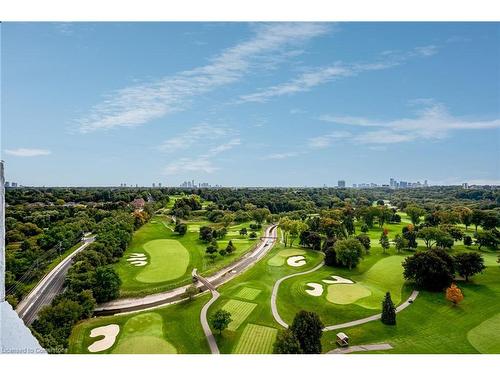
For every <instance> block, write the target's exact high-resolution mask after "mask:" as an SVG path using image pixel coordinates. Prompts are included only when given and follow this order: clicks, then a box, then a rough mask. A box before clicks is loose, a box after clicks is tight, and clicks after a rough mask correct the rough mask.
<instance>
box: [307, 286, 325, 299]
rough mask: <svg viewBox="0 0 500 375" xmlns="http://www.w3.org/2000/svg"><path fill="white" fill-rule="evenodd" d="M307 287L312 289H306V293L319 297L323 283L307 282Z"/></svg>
mask: <svg viewBox="0 0 500 375" xmlns="http://www.w3.org/2000/svg"><path fill="white" fill-rule="evenodd" d="M306 285H307V286H308V287H310V288H312V289H307V290H306V293H307V294H310V295H311V296H314V297H319V296H321V295H322V294H323V285H321V284H318V283H307V284H306Z"/></svg>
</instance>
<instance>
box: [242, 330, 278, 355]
mask: <svg viewBox="0 0 500 375" xmlns="http://www.w3.org/2000/svg"><path fill="white" fill-rule="evenodd" d="M277 333H278V330H277V329H276V328H271V327H265V326H259V325H256V324H247V325H246V326H245V329H244V330H243V333H242V334H241V337H240V339H239V341H238V344H237V345H236V348H235V349H234V352H233V353H235V354H269V353H272V351H273V344H274V341H275V340H276V335H277Z"/></svg>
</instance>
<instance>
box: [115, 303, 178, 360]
mask: <svg viewBox="0 0 500 375" xmlns="http://www.w3.org/2000/svg"><path fill="white" fill-rule="evenodd" d="M121 330H123V332H122V334H121V336H120V339H119V340H118V343H117V344H116V347H115V348H114V349H113V353H114V354H148V353H149V354H176V353H177V349H176V348H175V347H174V346H173V345H172V344H171V343H169V342H168V341H167V340H165V339H164V337H163V318H162V316H161V315H160V314H158V313H155V312H146V313H142V314H138V315H136V316H134V317H132V318H130V319H128V320H127V321H126V323H125V324H124V325H123V327H122V328H121Z"/></svg>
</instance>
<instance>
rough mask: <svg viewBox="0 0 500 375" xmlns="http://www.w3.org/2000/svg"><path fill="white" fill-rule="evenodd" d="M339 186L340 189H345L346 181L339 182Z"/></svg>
mask: <svg viewBox="0 0 500 375" xmlns="http://www.w3.org/2000/svg"><path fill="white" fill-rule="evenodd" d="M337 186H338V187H339V188H345V181H344V180H339V181H338V183H337Z"/></svg>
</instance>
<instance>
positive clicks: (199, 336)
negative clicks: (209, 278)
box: [69, 293, 210, 354]
mask: <svg viewBox="0 0 500 375" xmlns="http://www.w3.org/2000/svg"><path fill="white" fill-rule="evenodd" d="M209 299H210V296H209V295H208V294H206V293H205V294H203V295H201V296H199V297H197V298H195V299H194V300H193V301H191V302H189V301H186V302H180V303H177V304H174V305H169V306H166V307H162V308H158V309H154V310H151V311H147V312H138V313H131V314H125V315H116V316H107V317H98V318H91V319H87V320H84V321H82V322H80V323H79V324H78V325H76V326H75V327H74V328H73V331H72V334H71V337H70V339H69V353H74V354H80V353H89V351H88V349H87V348H88V346H89V345H90V344H92V343H93V342H95V341H97V340H99V339H100V337H97V338H96V337H94V338H92V337H90V331H91V330H92V329H93V328H96V327H101V326H104V325H107V324H118V325H119V326H120V333H119V334H118V336H117V339H116V341H115V343H114V345H113V346H112V347H110V348H109V349H107V350H105V351H102V352H100V353H181V354H182V353H210V349H209V348H208V344H207V341H206V339H205V335H204V334H203V329H202V327H201V324H200V311H201V308H202V307H203V305H204V304H206V303H207V301H208V300H209Z"/></svg>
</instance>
